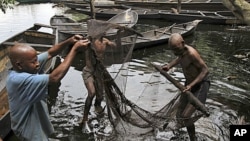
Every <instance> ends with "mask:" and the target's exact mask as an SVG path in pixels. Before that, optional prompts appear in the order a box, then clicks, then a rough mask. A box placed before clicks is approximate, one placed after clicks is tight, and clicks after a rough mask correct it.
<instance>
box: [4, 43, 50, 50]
mask: <svg viewBox="0 0 250 141" xmlns="http://www.w3.org/2000/svg"><path fill="white" fill-rule="evenodd" d="M16 43H17V42H3V43H2V44H3V45H7V46H13V45H14V44H16ZM24 44H28V45H30V46H32V47H41V48H48V49H49V48H51V47H52V46H53V45H44V44H32V43H24Z"/></svg>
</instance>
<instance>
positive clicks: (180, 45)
mask: <svg viewBox="0 0 250 141" xmlns="http://www.w3.org/2000/svg"><path fill="white" fill-rule="evenodd" d="M170 49H171V50H172V52H173V53H174V55H176V56H181V55H183V53H184V51H185V44H184V41H178V42H175V43H172V44H171V45H170Z"/></svg>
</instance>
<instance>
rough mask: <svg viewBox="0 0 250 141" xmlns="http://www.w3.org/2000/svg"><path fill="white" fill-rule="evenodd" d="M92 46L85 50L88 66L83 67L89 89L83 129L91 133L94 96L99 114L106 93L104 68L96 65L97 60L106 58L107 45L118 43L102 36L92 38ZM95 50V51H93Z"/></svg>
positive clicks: (113, 45) (85, 81)
mask: <svg viewBox="0 0 250 141" xmlns="http://www.w3.org/2000/svg"><path fill="white" fill-rule="evenodd" d="M92 40H93V41H92V43H93V44H92V46H91V48H90V47H88V49H87V50H86V51H85V58H86V66H85V67H84V68H83V73H82V76H83V80H84V83H85V86H86V88H87V90H88V96H87V98H86V101H85V107H84V114H83V120H82V125H83V128H82V131H83V132H84V133H90V132H91V129H90V127H89V126H88V114H89V111H90V108H91V105H92V101H93V98H94V97H95V96H96V98H95V103H94V106H95V111H96V113H97V114H99V113H101V112H102V111H103V108H102V106H101V102H102V100H103V93H104V87H103V79H102V78H103V76H102V70H100V69H99V68H97V67H95V65H96V63H97V62H96V60H99V61H100V62H102V61H103V59H104V53H105V50H106V47H107V46H110V47H115V46H116V44H115V43H114V42H111V41H109V40H108V39H107V38H101V39H92ZM93 50H94V51H93Z"/></svg>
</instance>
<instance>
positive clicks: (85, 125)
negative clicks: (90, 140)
mask: <svg viewBox="0 0 250 141" xmlns="http://www.w3.org/2000/svg"><path fill="white" fill-rule="evenodd" d="M91 132H92V130H91V129H90V127H89V125H88V121H83V122H82V133H86V134H89V133H91Z"/></svg>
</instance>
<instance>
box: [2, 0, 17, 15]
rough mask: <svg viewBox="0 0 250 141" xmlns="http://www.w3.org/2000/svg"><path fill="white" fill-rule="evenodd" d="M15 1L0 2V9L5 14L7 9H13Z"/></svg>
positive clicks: (4, 0)
mask: <svg viewBox="0 0 250 141" xmlns="http://www.w3.org/2000/svg"><path fill="white" fill-rule="evenodd" d="M14 3H15V0H0V9H1V10H2V11H3V12H4V13H5V12H6V9H7V8H12V5H13V4H14Z"/></svg>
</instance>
